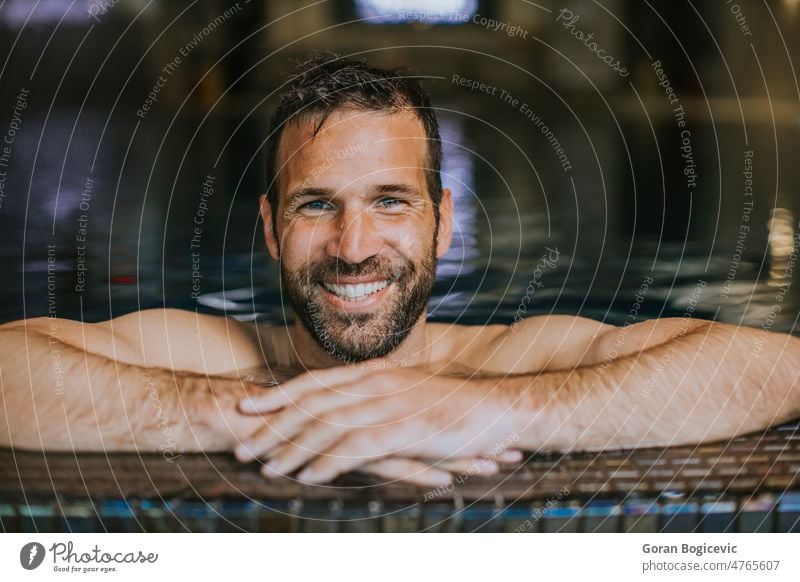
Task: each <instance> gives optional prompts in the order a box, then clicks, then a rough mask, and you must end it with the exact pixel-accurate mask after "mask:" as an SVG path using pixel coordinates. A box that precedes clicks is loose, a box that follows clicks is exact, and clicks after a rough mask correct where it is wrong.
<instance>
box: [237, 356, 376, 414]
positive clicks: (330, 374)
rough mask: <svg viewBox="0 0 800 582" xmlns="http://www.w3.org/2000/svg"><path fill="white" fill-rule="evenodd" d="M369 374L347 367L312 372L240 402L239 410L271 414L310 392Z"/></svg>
mask: <svg viewBox="0 0 800 582" xmlns="http://www.w3.org/2000/svg"><path fill="white" fill-rule="evenodd" d="M368 373H369V370H364V369H361V368H355V367H347V366H339V367H336V368H327V369H324V370H311V371H309V372H306V373H305V374H302V375H300V376H297V377H296V378H292V379H291V380H289V381H288V382H285V383H283V384H279V385H278V386H277V387H275V388H273V389H271V390H269V391H268V392H267V393H265V394H261V395H255V396H250V397H248V398H243V399H242V400H240V401H239V410H240V411H241V412H243V413H246V414H254V413H258V412H269V411H270V410H275V409H276V408H281V407H282V406H286V405H287V404H290V403H292V402H297V400H299V399H300V398H301V397H302V396H303V395H305V394H308V393H310V392H314V391H316V390H321V389H326V388H333V387H335V386H337V385H340V384H346V383H351V382H355V381H357V380H359V379H360V378H361V377H362V376H364V375H366V374H368Z"/></svg>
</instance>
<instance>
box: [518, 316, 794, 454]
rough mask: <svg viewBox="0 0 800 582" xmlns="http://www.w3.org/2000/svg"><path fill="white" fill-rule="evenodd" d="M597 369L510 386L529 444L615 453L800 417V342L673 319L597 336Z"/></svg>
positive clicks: (561, 373) (686, 441) (748, 429)
mask: <svg viewBox="0 0 800 582" xmlns="http://www.w3.org/2000/svg"><path fill="white" fill-rule="evenodd" d="M591 353H592V364H591V365H587V366H581V367H578V368H576V369H574V370H570V371H559V372H549V373H545V374H540V375H537V376H533V377H529V378H512V379H509V380H508V381H507V387H508V388H509V390H510V394H511V395H512V396H511V398H512V399H518V401H519V403H520V404H521V406H519V407H518V411H519V413H520V414H519V416H518V422H523V418H522V417H527V418H528V419H529V422H528V423H527V427H526V428H525V429H524V430H523V431H521V433H520V434H521V435H522V436H521V441H522V444H521V446H522V447H523V448H531V449H540V448H545V449H562V450H567V449H582V450H588V449H606V448H620V447H625V448H627V447H642V446H670V445H680V444H689V443H699V442H704V441H714V440H719V439H724V438H730V437H733V436H736V435H739V434H744V433H748V432H752V431H755V430H760V429H763V428H766V427H768V426H770V425H773V424H777V423H780V422H783V421H786V420H789V419H791V418H793V417H795V416H797V415H800V377H798V374H800V339H798V338H795V337H792V336H790V335H786V334H781V333H773V332H769V331H766V330H764V329H761V328H749V327H737V326H733V325H728V324H721V323H715V322H711V321H703V320H690V319H682V318H666V319H660V320H652V321H646V322H642V323H639V324H635V325H631V326H628V327H625V328H615V329H614V330H610V331H607V332H606V333H604V334H602V335H600V336H598V338H597V339H596V340H595V342H594V343H593V345H592V348H591Z"/></svg>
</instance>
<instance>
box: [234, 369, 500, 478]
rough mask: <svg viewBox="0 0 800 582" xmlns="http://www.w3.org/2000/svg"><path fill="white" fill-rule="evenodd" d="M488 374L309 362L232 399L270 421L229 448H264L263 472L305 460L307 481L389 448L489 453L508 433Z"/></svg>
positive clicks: (280, 471) (251, 455)
mask: <svg viewBox="0 0 800 582" xmlns="http://www.w3.org/2000/svg"><path fill="white" fill-rule="evenodd" d="M378 368H379V367H378ZM495 384H496V383H495V382H492V381H491V380H488V379H485V378H484V379H467V378H456V377H450V376H438V375H434V374H431V373H430V372H425V371H422V370H420V369H417V368H394V369H383V370H381V369H377V370H376V369H375V368H373V367H370V368H366V367H360V366H359V367H356V366H345V367H338V368H330V369H326V370H315V371H311V372H308V373H306V374H303V375H301V376H298V377H297V378H294V379H292V380H290V381H288V382H286V383H284V384H282V385H280V386H278V387H277V388H274V389H271V390H270V391H269V392H267V393H265V394H261V395H257V396H253V397H250V398H246V399H244V400H242V401H241V402H240V403H239V409H240V411H241V412H242V413H244V414H245V415H253V414H268V415H269V422H268V425H267V426H266V427H264V428H262V429H261V430H258V431H256V432H255V433H254V434H252V435H251V436H250V437H248V438H247V439H245V440H244V441H243V442H242V443H241V444H240V445H239V446H238V447H237V448H236V451H235V452H236V456H237V458H238V459H239V460H240V461H250V460H254V459H257V458H263V457H268V458H269V459H270V461H269V463H268V464H267V465H265V467H264V469H263V471H262V472H263V473H264V474H265V475H267V476H275V475H286V474H290V473H292V472H294V471H295V470H297V469H298V468H300V467H302V466H304V465H306V464H307V465H308V466H307V467H306V468H305V470H304V471H302V472H301V473H300V475H298V479H300V480H304V481H308V482H312V483H321V482H326V481H329V480H331V479H333V478H335V477H336V476H338V475H340V474H342V473H345V472H347V471H350V470H353V469H355V468H357V467H360V466H363V465H369V464H372V465H371V466H372V468H375V467H376V465H374V464H373V463H375V462H377V461H379V460H382V459H386V458H389V457H392V458H396V457H403V458H407V459H411V458H422V457H429V458H435V459H444V460H452V459H453V458H464V457H476V456H485V455H495V456H497V455H498V454H499V453H500V452H502V451H503V450H505V449H507V448H509V446H510V444H511V443H513V442H515V439H514V440H512V439H511V438H509V435H511V434H512V430H509V426H508V424H509V423H508V417H507V416H504V413H507V412H508V411H507V410H505V409H504V407H503V405H502V404H501V402H502V400H501V399H499V398H498V397H497V394H496V392H497V391H498V389H497V388H496V385H495ZM506 406H507V404H506ZM512 436H513V435H512ZM462 460H463V459H462ZM378 467H379V468H381V469H383V470H385V471H389V470H390V469H391V468H396V466H394V465H391V466H389V465H386V464H384V465H378ZM406 467H408V465H406ZM417 468H418V469H420V470H422V469H421V467H419V466H417Z"/></svg>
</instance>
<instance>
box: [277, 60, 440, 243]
mask: <svg viewBox="0 0 800 582" xmlns="http://www.w3.org/2000/svg"><path fill="white" fill-rule="evenodd" d="M346 107H354V108H362V109H366V110H369V111H390V112H391V111H399V110H401V109H404V108H408V109H411V110H412V111H413V112H414V113H415V114H416V115H417V117H418V118H419V120H420V121H421V122H422V126H423V128H424V129H425V135H426V137H427V143H428V158H427V167H426V168H425V175H426V180H425V181H426V185H427V189H428V195H429V196H430V197H431V201H432V202H433V208H434V213H435V215H436V222H437V225H438V221H439V203H440V202H441V198H442V178H441V173H440V170H441V165H442V143H441V140H440V137H439V123H438V122H437V120H436V114H435V112H434V111H433V108H432V107H431V103H430V98H429V97H428V94H427V93H426V92H425V91H424V90H423V89H422V87H421V86H420V84H419V82H417V80H416V79H415V78H414V77H413V76H412V75H411V73H410V71H409V70H408V69H405V68H396V69H381V68H378V67H373V66H370V65H368V64H367V63H366V61H363V60H355V59H350V58H345V57H341V56H339V55H337V54H336V53H332V52H329V51H326V52H322V53H318V54H316V55H314V56H312V57H310V58H309V59H307V60H305V61H302V62H298V63H297V69H296V71H295V75H294V76H293V77H292V78H291V80H290V81H289V84H288V87H287V89H286V92H284V93H283V94H282V95H281V100H280V104H279V105H278V108H277V109H276V110H275V112H274V113H273V114H272V117H271V119H270V124H269V133H268V137H267V200H269V203H270V205H271V206H272V209H273V212H272V226H273V229H274V228H275V227H276V214H277V208H278V183H277V182H278V181H277V170H278V168H277V167H276V164H277V157H278V144H279V143H280V139H281V135H283V131H284V129H285V128H286V127H287V126H288V125H289V124H290V123H299V122H301V121H306V120H310V119H311V120H315V121H317V126H316V128H315V129H314V135H316V133H317V132H318V131H319V130H320V128H321V127H322V124H323V123H324V122H325V120H326V119H327V117H328V116H329V115H330V114H331V113H333V112H334V111H336V110H338V109H341V108H346Z"/></svg>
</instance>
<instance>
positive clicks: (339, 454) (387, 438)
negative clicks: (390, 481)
mask: <svg viewBox="0 0 800 582" xmlns="http://www.w3.org/2000/svg"><path fill="white" fill-rule="evenodd" d="M409 432H410V431H408V430H398V429H397V428H395V427H391V426H389V427H382V428H373V429H361V430H358V431H355V432H350V433H349V434H347V435H345V437H344V438H342V439H341V440H340V441H339V442H338V443H337V444H336V445H335V446H333V447H332V448H331V449H330V450H329V451H328V452H327V454H325V455H323V456H318V457H317V458H316V459H315V460H314V461H313V462H312V463H311V464H309V465H308V466H307V467H306V468H305V469H303V470H302V471H301V472H300V474H299V475H298V476H297V478H298V479H299V480H301V481H308V482H309V483H325V482H328V481H331V480H332V479H335V478H336V477H337V476H339V475H341V474H342V473H347V472H348V471H352V470H353V469H355V468H357V467H360V466H361V465H364V464H365V463H367V462H369V461H377V460H378V459H381V458H383V457H388V456H392V455H394V454H395V453H396V451H397V450H398V449H399V448H401V446H403V445H405V444H407V443H406V442H405V441H406V440H408V439H409V438H414V435H413V434H412V435H410V436H409V434H408V433H409Z"/></svg>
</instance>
